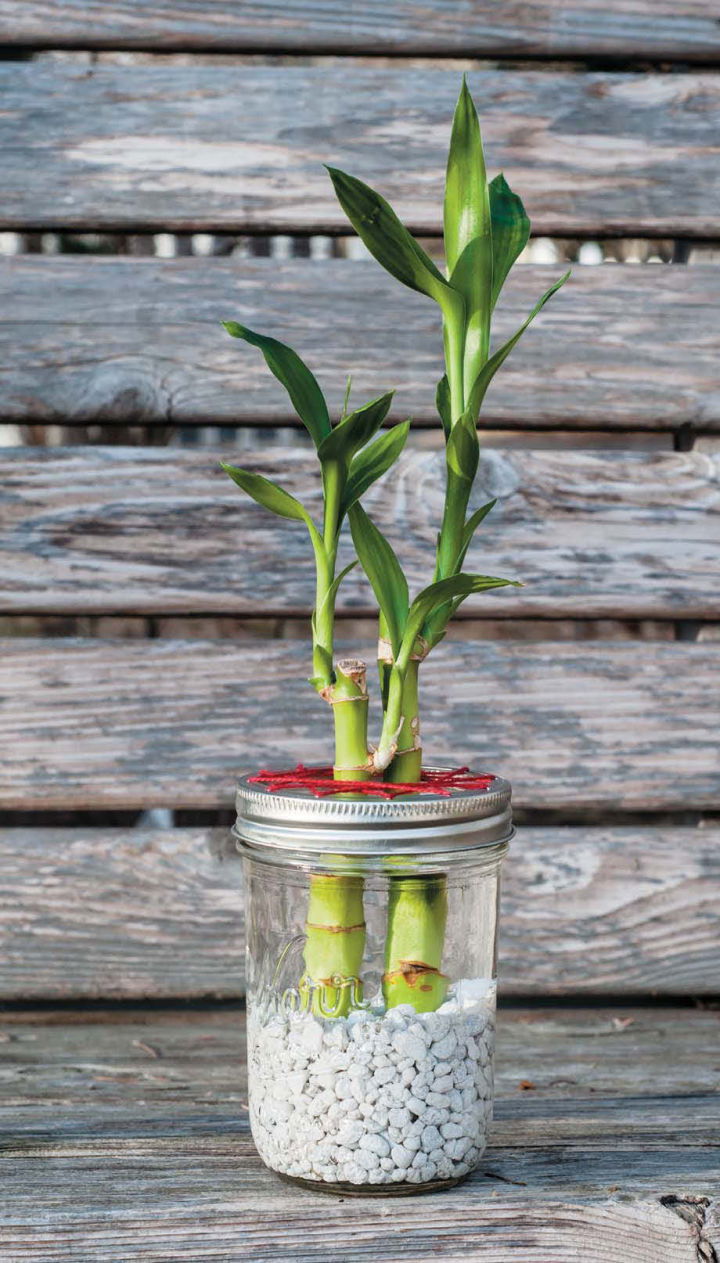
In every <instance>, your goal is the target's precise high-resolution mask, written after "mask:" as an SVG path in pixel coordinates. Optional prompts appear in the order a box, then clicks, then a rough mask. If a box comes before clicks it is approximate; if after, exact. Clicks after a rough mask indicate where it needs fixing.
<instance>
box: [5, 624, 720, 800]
mask: <svg viewBox="0 0 720 1263" xmlns="http://www.w3.org/2000/svg"><path fill="white" fill-rule="evenodd" d="M354 648H357V647H356V646H354ZM360 648H362V646H360ZM366 652H367V654H368V656H369V655H370V654H371V653H372V648H371V647H368V649H367V650H366ZM717 665H718V647H717V645H713V644H702V645H694V644H684V643H682V644H668V643H661V644H653V645H652V646H651V645H650V643H637V644H632V643H630V642H625V643H624V642H621V641H619V642H618V641H616V642H612V643H604V642H600V641H596V642H587V643H583V644H580V643H579V644H556V643H544V644H532V645H529V644H518V645H513V644H512V643H510V644H506V645H500V644H497V643H494V642H489V641H487V642H483V643H481V644H469V643H467V642H465V643H462V642H457V643H455V644H453V645H451V646H449V647H448V646H443V645H440V646H439V647H438V648H437V649H436V650H434V652H433V657H432V659H431V662H430V664H429V665H428V666H427V667H426V668H425V676H424V679H425V683H424V693H423V696H424V704H425V710H424V714H425V716H426V720H425V740H424V745H425V748H426V754H427V756H428V757H430V758H431V759H432V760H434V761H438V762H440V761H450V762H453V763H455V764H456V765H457V764H460V763H462V764H465V763H468V764H472V765H475V766H482V767H489V768H490V769H491V770H492V769H495V770H498V769H500V770H502V771H503V773H504V774H505V775H508V776H510V778H511V780H512V781H513V783H514V786H515V791H516V802H517V804H518V805H520V806H522V807H527V806H532V807H545V808H564V809H565V810H566V811H570V812H573V811H580V810H584V809H588V810H590V809H593V810H595V809H598V810H599V809H602V810H603V812H607V811H608V809H610V810H615V809H619V810H624V809H627V810H638V811H641V810H648V811H661V810H666V809H667V810H671V809H678V808H687V809H695V810H698V811H702V810H704V809H708V810H716V809H717V807H718V804H719V802H720V776H718V771H719V770H720V752H719V751H718V746H717V731H718V720H719V718H720V717H719V716H718V714H717V698H718V694H717V687H716V683H717ZM307 672H308V664H307V647H306V646H305V645H299V644H297V643H295V644H293V643H292V642H287V641H286V642H282V641H270V642H253V643H250V642H246V643H244V644H241V645H237V646H236V645H232V644H227V643H223V642H219V641H215V642H203V641H197V642H194V641H154V642H151V643H149V644H142V645H141V644H138V643H132V642H128V643H113V642H110V641H99V642H92V641H91V642H82V641H81V642H74V643H73V642H71V643H69V644H68V643H64V642H60V643H57V642H52V641H42V640H41V641H35V642H33V641H22V642H19V641H13V640H4V641H0V697H2V699H3V707H2V712H1V713H0V745H2V748H3V750H4V753H5V757H4V760H3V766H2V769H1V770H0V806H1V807H3V808H5V809H20V810H29V809H31V808H38V809H39V808H51V807H52V808H66V807H72V808H85V809H88V810H89V809H91V808H94V807H98V808H101V807H102V808H109V807H125V808H128V809H130V808H139V807H155V806H169V807H198V808H199V807H208V808H217V807H228V806H230V804H231V802H232V794H233V783H234V781H235V777H236V775H237V773H238V772H239V771H241V770H243V769H244V768H246V767H247V766H266V767H267V766H275V767H282V766H288V764H292V763H293V762H294V761H295V760H297V759H302V760H303V761H304V762H323V761H325V762H327V761H329V759H330V758H331V750H330V741H329V736H330V733H329V723H328V719H327V716H326V714H325V713H324V709H323V707H322V704H321V703H320V702H319V700H318V699H317V697H316V696H314V695H313V694H312V693H311V691H310V690H309V688H308V685H307V684H306V683H304V680H305V676H306V675H307ZM279 699H282V707H281V716H282V717H281V723H280V724H279V723H278V719H277V716H276V713H275V708H276V707H277V705H278V700H279ZM373 726H374V725H373Z"/></svg>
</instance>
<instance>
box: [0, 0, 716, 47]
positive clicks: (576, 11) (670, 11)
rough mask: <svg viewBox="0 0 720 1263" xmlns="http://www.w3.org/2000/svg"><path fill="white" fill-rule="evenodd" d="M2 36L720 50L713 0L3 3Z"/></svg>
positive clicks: (147, 43)
mask: <svg viewBox="0 0 720 1263" xmlns="http://www.w3.org/2000/svg"><path fill="white" fill-rule="evenodd" d="M0 42H2V43H3V44H7V45H10V46H11V47H12V46H13V45H21V46H22V45H36V46H40V47H44V48H47V47H48V46H52V47H55V48H58V47H60V48H61V47H71V48H78V47H79V48H108V47H111V48H147V49H150V50H151V51H152V52H156V51H157V50H158V49H195V50H200V49H209V50H228V51H233V52H235V51H239V50H248V51H252V52H255V51H258V50H261V49H262V50H267V51H277V52H284V51H287V52H316V53H320V52H324V53H333V52H340V53H342V52H354V53H382V54H389V55H392V54H398V53H399V54H403V55H406V54H410V53H416V54H428V55H430V56H433V57H439V56H446V55H455V56H460V57H484V56H493V57H503V56H524V57H538V56H547V57H594V56H600V57H621V58H630V57H662V58H663V59H664V60H665V59H670V60H682V61H709V60H714V59H715V58H716V57H717V55H718V53H720V35H719V34H718V28H717V23H716V22H715V21H714V20H713V16H712V13H711V11H710V8H709V7H708V5H707V3H705V0H682V3H674V4H673V3H670V0H662V2H661V3H659V4H655V3H652V0H643V2H642V3H640V2H638V0H608V2H607V3H606V4H600V3H599V0H573V2H572V3H563V5H562V6H561V10H560V11H559V10H558V6H557V4H554V3H552V2H551V0H510V3H507V2H506V3H503V4H502V5H501V6H498V5H497V4H496V3H493V0H474V3H473V4H472V5H471V6H468V5H450V6H448V5H444V4H441V3H439V0H434V2H433V0H424V2H423V3H419V2H418V0H391V3H389V4H383V5H381V4H378V3H371V4H364V5H362V6H358V5H350V6H347V5H342V4H340V3H327V2H325V3H316V2H315V3H309V2H308V0H287V3H285V4H283V6H282V8H281V7H280V6H279V5H277V4H275V3H268V0H251V2H250V3H247V2H245V3H243V4H242V5H241V6H238V5H237V4H236V3H234V2H233V0H213V3H212V4H208V3H204V4H203V3H200V2H199V0H184V2H183V3H175V4H163V5H162V6H159V5H152V6H148V5H147V4H146V3H145V0H112V3H107V0H105V2H104V3H97V0H63V2H62V3H61V2H60V0H22V2H21V3H18V0H0Z"/></svg>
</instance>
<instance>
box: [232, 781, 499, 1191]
mask: <svg viewBox="0 0 720 1263" xmlns="http://www.w3.org/2000/svg"><path fill="white" fill-rule="evenodd" d="M488 780H489V782H490V783H489V784H488V786H487V788H486V789H484V790H482V791H480V792H478V791H477V790H465V789H463V790H456V791H453V792H451V793H450V794H449V795H448V796H444V795H439V794H434V793H432V794H427V795H422V796H420V795H418V796H414V795H413V796H412V797H410V796H406V797H403V798H396V799H394V800H391V801H387V800H379V799H376V798H374V797H367V796H363V797H356V798H351V797H350V796H349V795H348V794H343V795H342V796H340V794H338V796H333V797H331V798H322V799H315V798H312V797H311V796H310V795H308V793H307V792H306V791H301V790H300V791H294V792H292V791H287V790H283V791H282V792H281V793H272V792H270V791H269V790H267V789H265V788H263V787H262V786H259V785H256V784H253V783H252V782H251V781H250V780H249V779H248V778H244V779H243V780H242V781H241V782H240V787H239V791H238V822H237V826H236V836H237V839H238V844H239V849H240V850H241V852H242V854H243V857H244V871H245V883H246V907H247V1010H248V1014H247V1016H248V1067H249V1108H250V1123H251V1127H252V1134H253V1139H254V1141H255V1145H256V1147H257V1150H258V1153H259V1154H260V1157H261V1158H262V1160H263V1161H264V1162H265V1164H266V1165H267V1166H268V1167H270V1168H271V1170H273V1171H276V1172H277V1173H278V1174H279V1175H281V1176H282V1177H284V1178H287V1179H290V1180H292V1181H294V1182H297V1183H300V1184H302V1185H305V1186H307V1187H312V1188H314V1189H317V1190H325V1191H328V1192H336V1193H337V1192H344V1193H357V1194H368V1193H376V1194H383V1195H387V1194H389V1193H417V1192H420V1191H423V1190H431V1189H437V1188H442V1187H448V1186H450V1185H451V1184H454V1183H456V1182H457V1181H458V1180H460V1179H462V1178H463V1177H464V1176H466V1175H467V1174H468V1173H469V1172H470V1171H471V1170H472V1169H473V1168H474V1167H475V1166H476V1165H477V1163H478V1161H479V1159H480V1157H481V1155H482V1153H483V1150H484V1148H485V1144H486V1138H487V1130H488V1125H489V1122H490V1119H491V1116H492V1102H493V1051H494V1036H495V989H496V983H495V979H496V950H497V920H498V896H499V874H500V862H501V860H502V857H503V855H504V854H505V852H506V850H507V845H508V841H509V840H510V838H511V836H512V832H513V830H512V824H511V814H510V786H509V784H508V782H507V781H504V780H501V779H500V778H497V777H496V778H488Z"/></svg>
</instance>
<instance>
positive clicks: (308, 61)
mask: <svg viewBox="0 0 720 1263" xmlns="http://www.w3.org/2000/svg"><path fill="white" fill-rule="evenodd" d="M90 29H91V28H90V27H89V26H88V27H86V30H90ZM8 35H10V38H8ZM188 58H191V59H192V62H193V63H194V64H196V65H200V66H212V65H228V66H252V65H261V66H277V67H278V69H281V68H282V67H283V66H285V65H287V64H292V62H299V63H300V64H302V65H306V66H307V65H310V66H323V65H332V64H336V63H338V62H339V63H342V62H345V61H352V62H355V63H356V64H360V65H364V66H368V67H378V68H380V69H388V70H391V69H393V67H395V66H397V67H402V68H403V69H412V70H427V69H432V68H433V67H442V68H443V69H451V70H457V71H458V73H460V74H462V73H463V72H465V71H471V70H495V71H499V72H500V73H502V72H512V71H523V70H528V71H534V72H538V71H540V72H543V71H544V72H546V73H547V74H557V73H558V72H563V73H565V74H568V73H569V74H573V73H574V74H591V73H600V74H601V73H608V74H622V73H627V74H632V73H635V74H643V73H651V74H657V75H663V76H664V75H672V74H683V73H688V72H693V73H697V74H702V73H712V72H713V71H716V70H717V69H718V67H719V66H720V53H719V54H718V55H717V56H713V55H712V53H710V54H709V53H708V51H707V50H704V51H703V52H702V53H696V52H694V51H693V50H692V49H689V48H688V49H685V50H684V51H683V52H682V53H678V52H677V47H676V46H675V47H668V48H667V49H666V50H665V51H664V52H659V53H642V52H640V51H635V52H634V53H623V52H617V53H607V52H597V53H595V52H593V51H592V50H591V49H580V48H577V49H573V50H570V51H567V52H563V51H562V49H555V50H552V51H544V50H539V51H537V52H534V51H532V50H531V49H523V50H517V51H514V52H513V51H505V50H503V49H499V48H492V47H489V46H485V47H481V46H478V47H477V48H476V49H475V50H474V51H472V52H470V51H468V50H467V49H464V50H461V49H459V48H453V47H451V46H448V45H443V44H442V42H441V41H440V40H438V41H437V42H435V43H433V47H432V51H430V50H425V51H424V52H419V51H417V50H413V49H410V50H403V49H378V48H377V47H373V46H372V45H371V44H369V43H368V44H365V45H363V44H362V43H358V44H357V45H354V44H351V43H349V42H343V41H342V40H338V42H337V44H336V45H335V46H334V47H333V48H322V49H318V44H317V41H313V40H307V41H304V42H303V41H299V42H298V43H296V44H293V45H291V46H288V47H283V46H282V45H281V44H278V45H277V46H276V47H267V46H263V44H262V43H260V42H259V41H252V40H249V39H248V40H247V41H240V40H238V41H237V43H235V44H232V43H228V44H227V45H225V46H224V47H217V48H213V47H208V46H203V45H202V44H198V43H197V42H195V43H193V42H192V41H191V40H177V41H166V40H163V42H162V46H160V47H159V46H158V43H157V41H153V40H151V39H150V38H146V39H144V40H143V39H135V40H133V39H127V38H123V37H122V36H118V37H115V38H110V37H108V38H103V37H100V36H98V37H93V36H92V34H89V35H87V34H86V35H84V36H80V37H78V36H74V37H70V36H68V37H63V36H61V35H52V36H47V37H45V38H22V37H20V38H18V39H17V40H15V39H13V38H12V33H11V32H9V31H7V30H5V31H2V35H1V37H0V62H3V61H7V62H22V61H43V60H50V59H52V60H54V61H65V62H69V63H70V64H76V65H89V66H93V65H102V64H105V65H128V64H129V65H152V64H161V65H162V64H165V65H178V66H185V65H187V64H188Z"/></svg>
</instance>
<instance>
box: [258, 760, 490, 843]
mask: <svg viewBox="0 0 720 1263" xmlns="http://www.w3.org/2000/svg"><path fill="white" fill-rule="evenodd" d="M432 770H433V771H444V770H446V769H441V768H433V769H432ZM447 770H449V769H447ZM340 785H341V783H340V782H338V794H337V796H336V795H332V796H329V797H322V798H317V797H314V796H313V794H312V793H311V792H310V791H309V790H306V789H283V790H281V791H278V792H273V791H271V790H269V789H268V788H267V787H266V786H265V785H262V784H257V783H253V782H252V777H251V774H247V775H244V776H242V777H241V778H240V781H239V783H238V790H237V823H236V826H235V829H234V833H235V836H236V838H237V839H238V842H239V845H240V849H241V850H246V849H247V850H251V851H253V852H255V851H257V850H258V848H259V849H260V850H276V851H288V852H289V851H293V852H306V853H309V854H310V855H317V854H321V853H323V852H341V853H342V854H344V855H347V856H357V857H360V856H363V857H367V858H372V857H373V856H377V857H381V856H388V855H391V854H396V853H397V852H399V851H401V852H402V853H403V854H405V855H418V856H420V855H426V854H427V853H428V852H434V851H441V852H442V853H444V854H445V853H449V852H455V851H457V852H467V851H468V850H472V849H475V848H478V847H497V846H499V845H502V844H507V842H509V840H510V839H511V837H512V835H513V827H512V815H511V810H510V796H511V788H510V782H509V781H506V780H504V779H503V777H500V776H497V777H494V778H493V779H492V781H491V782H490V784H489V785H488V786H487V788H485V789H481V790H478V789H465V788H457V789H450V790H449V791H448V792H447V793H446V794H439V793H422V794H408V795H402V796H399V797H397V798H392V799H383V798H375V797H372V796H370V795H366V794H356V795H351V794H349V793H343V791H342V789H341V787H340ZM503 849H504V847H503Z"/></svg>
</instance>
